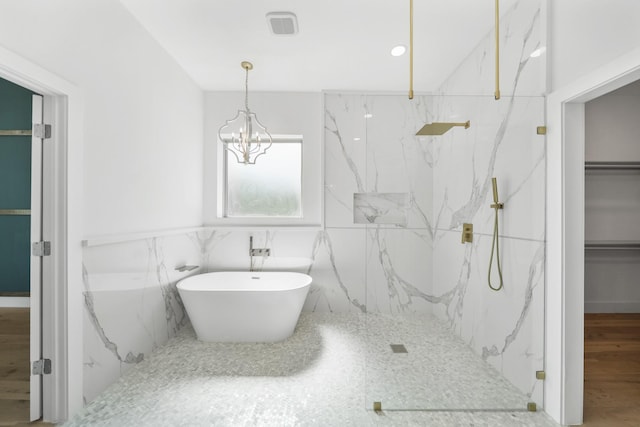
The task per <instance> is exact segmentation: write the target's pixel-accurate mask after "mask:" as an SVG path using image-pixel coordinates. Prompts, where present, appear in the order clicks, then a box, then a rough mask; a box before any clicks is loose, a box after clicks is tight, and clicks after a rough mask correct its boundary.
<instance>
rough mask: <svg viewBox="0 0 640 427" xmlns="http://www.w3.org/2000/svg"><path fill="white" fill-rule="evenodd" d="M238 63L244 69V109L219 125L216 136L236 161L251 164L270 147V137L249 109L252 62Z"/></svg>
mask: <svg viewBox="0 0 640 427" xmlns="http://www.w3.org/2000/svg"><path fill="white" fill-rule="evenodd" d="M240 65H241V66H242V68H244V70H245V71H246V78H245V85H244V88H245V95H244V110H238V114H236V116H235V117H234V118H233V119H231V120H227V121H226V122H225V124H224V125H222V127H220V129H219V130H218V138H219V139H220V141H222V143H223V144H224V147H225V149H226V150H227V151H229V152H231V153H233V155H234V156H235V157H236V160H238V163H244V164H245V165H253V164H255V163H256V159H257V158H258V157H260V156H261V155H263V154H264V153H266V152H267V150H268V149H269V147H271V143H272V139H271V135H269V132H267V128H265V127H264V126H263V125H262V124H261V123H260V122H259V121H258V117H257V116H256V114H255V113H252V112H251V110H249V70H252V69H253V64H251V62H248V61H242V63H241V64H240Z"/></svg>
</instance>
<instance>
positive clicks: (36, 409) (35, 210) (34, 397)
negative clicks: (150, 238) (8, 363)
mask: <svg viewBox="0 0 640 427" xmlns="http://www.w3.org/2000/svg"><path fill="white" fill-rule="evenodd" d="M42 101H43V100H42V96H40V95H33V114H32V118H33V120H32V122H33V123H38V124H40V123H42V106H43V104H42ZM34 130H35V129H34V128H32V136H31V242H32V243H33V242H39V241H41V240H42V143H43V140H42V139H40V138H39V137H38V136H36V132H35V131H34ZM30 307H31V310H30V312H31V315H30V316H31V317H30V328H31V330H30V336H31V343H30V348H29V353H30V357H29V359H30V366H31V367H33V362H36V361H38V360H40V359H41V357H42V337H41V334H42V257H40V256H35V255H33V253H32V254H31V298H30ZM29 398H30V419H31V421H34V420H37V419H39V418H41V417H42V375H34V374H33V372H32V374H31V385H30V391H29Z"/></svg>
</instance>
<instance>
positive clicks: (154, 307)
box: [83, 233, 202, 402]
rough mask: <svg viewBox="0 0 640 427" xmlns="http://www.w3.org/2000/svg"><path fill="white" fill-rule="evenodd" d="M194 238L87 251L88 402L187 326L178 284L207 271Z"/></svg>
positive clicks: (177, 237)
mask: <svg viewBox="0 0 640 427" xmlns="http://www.w3.org/2000/svg"><path fill="white" fill-rule="evenodd" d="M194 236H195V233H192V234H191V235H177V236H167V237H162V238H150V239H145V240H137V241H131V242H125V243H117V244H108V245H101V246H93V247H87V248H85V249H84V254H83V256H84V269H85V270H84V286H85V291H84V295H83V296H84V302H85V315H84V332H83V334H84V399H85V401H87V402H88V401H91V400H92V399H93V398H95V397H96V396H97V395H98V394H99V393H100V392H101V391H102V390H104V388H105V387H106V386H108V385H109V384H111V383H113V382H114V381H115V380H117V379H118V378H119V376H120V375H122V374H123V373H124V372H126V371H127V370H128V368H130V367H131V366H132V365H135V364H137V363H139V362H140V361H142V360H143V359H144V358H145V357H146V356H148V355H149V354H150V353H151V351H152V350H154V349H155V348H157V347H159V346H161V345H163V344H164V343H165V342H166V341H167V340H168V339H169V338H171V337H173V336H175V334H176V333H177V332H178V331H179V330H180V329H181V328H182V326H184V325H185V324H187V322H188V320H187V316H186V313H185V311H184V307H183V305H182V302H181V300H180V297H179V295H178V293H177V290H176V288H175V284H176V282H177V281H178V280H180V279H181V278H184V277H186V276H187V275H189V274H194V273H197V272H198V271H200V270H201V269H197V270H193V271H192V272H191V273H187V272H178V271H176V270H175V268H176V267H178V266H180V265H198V266H200V265H202V259H201V252H202V251H201V248H200V247H199V246H198V245H197V244H194V239H193V237H194Z"/></svg>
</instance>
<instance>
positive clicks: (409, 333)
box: [64, 313, 558, 427]
mask: <svg viewBox="0 0 640 427" xmlns="http://www.w3.org/2000/svg"><path fill="white" fill-rule="evenodd" d="M390 344H404V345H405V347H406V349H407V351H408V352H407V353H393V352H392V351H391V348H390V346H389V345H390ZM374 401H381V402H382V409H383V412H382V413H376V412H374V411H373V410H372V408H373V402H374ZM526 402H527V399H526V396H524V395H523V394H522V393H520V392H519V391H518V390H516V389H515V388H514V387H513V386H511V385H510V384H509V383H508V382H507V381H505V380H503V379H502V378H501V377H500V375H498V374H497V372H496V371H495V370H494V369H493V368H491V367H490V366H489V365H487V364H486V363H485V362H483V361H482V360H481V359H480V358H479V357H478V356H477V355H474V354H473V352H472V351H471V350H470V349H469V348H468V347H467V346H466V345H465V344H464V343H463V342H462V341H461V340H459V339H458V338H457V337H455V336H453V335H452V334H451V333H450V332H448V331H447V330H446V327H444V326H443V325H441V324H440V323H439V322H438V321H436V320H435V319H434V318H432V317H410V318H399V317H390V316H383V315H371V314H369V315H362V314H335V313H302V315H301V317H300V320H299V322H298V326H297V327H296V331H295V333H294V334H293V336H292V337H290V338H289V339H287V340H285V341H283V342H280V343H270V344H254V343H251V344H248V343H242V344H229V343H205V342H200V341H198V340H197V339H196V337H195V333H194V332H193V329H192V328H191V327H185V328H184V329H183V330H182V331H180V333H179V334H178V335H177V336H176V337H175V338H173V339H171V340H170V341H169V342H168V343H167V344H166V345H164V346H162V347H161V348H159V349H157V350H156V351H155V352H154V353H153V354H152V355H151V356H150V357H148V358H147V359H146V360H144V361H143V362H141V363H140V364H138V365H137V366H136V367H134V368H133V369H132V370H130V371H129V372H128V373H127V374H125V375H124V376H123V377H122V378H120V379H119V380H118V381H117V382H116V383H115V384H113V385H112V386H111V387H109V388H108V389H107V390H105V391H104V392H103V393H102V394H101V395H100V396H98V397H97V398H96V399H95V400H94V401H92V402H91V403H89V404H88V405H87V406H86V407H85V408H84V409H83V410H82V411H80V413H78V414H77V415H76V416H75V417H73V418H72V419H71V420H69V421H68V422H67V423H66V424H64V426H66V427H73V426H118V427H125V426H154V427H157V426H224V427H226V426H229V427H241V426H277V427H281V426H282V427H284V426H337V427H342V426H363V427H366V426H444V427H449V426H467V427H481V426H482V427H484V426H486V427H489V426H491V427H500V426H549V427H551V426H557V425H558V424H556V423H555V422H553V421H552V420H551V419H550V418H549V417H548V416H547V415H546V414H545V413H543V412H527V411H526V410H525V409H524V408H526ZM399 409H406V410H399Z"/></svg>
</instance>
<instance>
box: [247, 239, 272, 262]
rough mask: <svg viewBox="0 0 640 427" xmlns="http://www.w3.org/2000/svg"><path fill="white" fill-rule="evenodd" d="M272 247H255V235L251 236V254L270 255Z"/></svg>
mask: <svg viewBox="0 0 640 427" xmlns="http://www.w3.org/2000/svg"><path fill="white" fill-rule="evenodd" d="M270 255H271V249H269V248H254V247H253V236H249V256H251V257H254V256H270Z"/></svg>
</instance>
